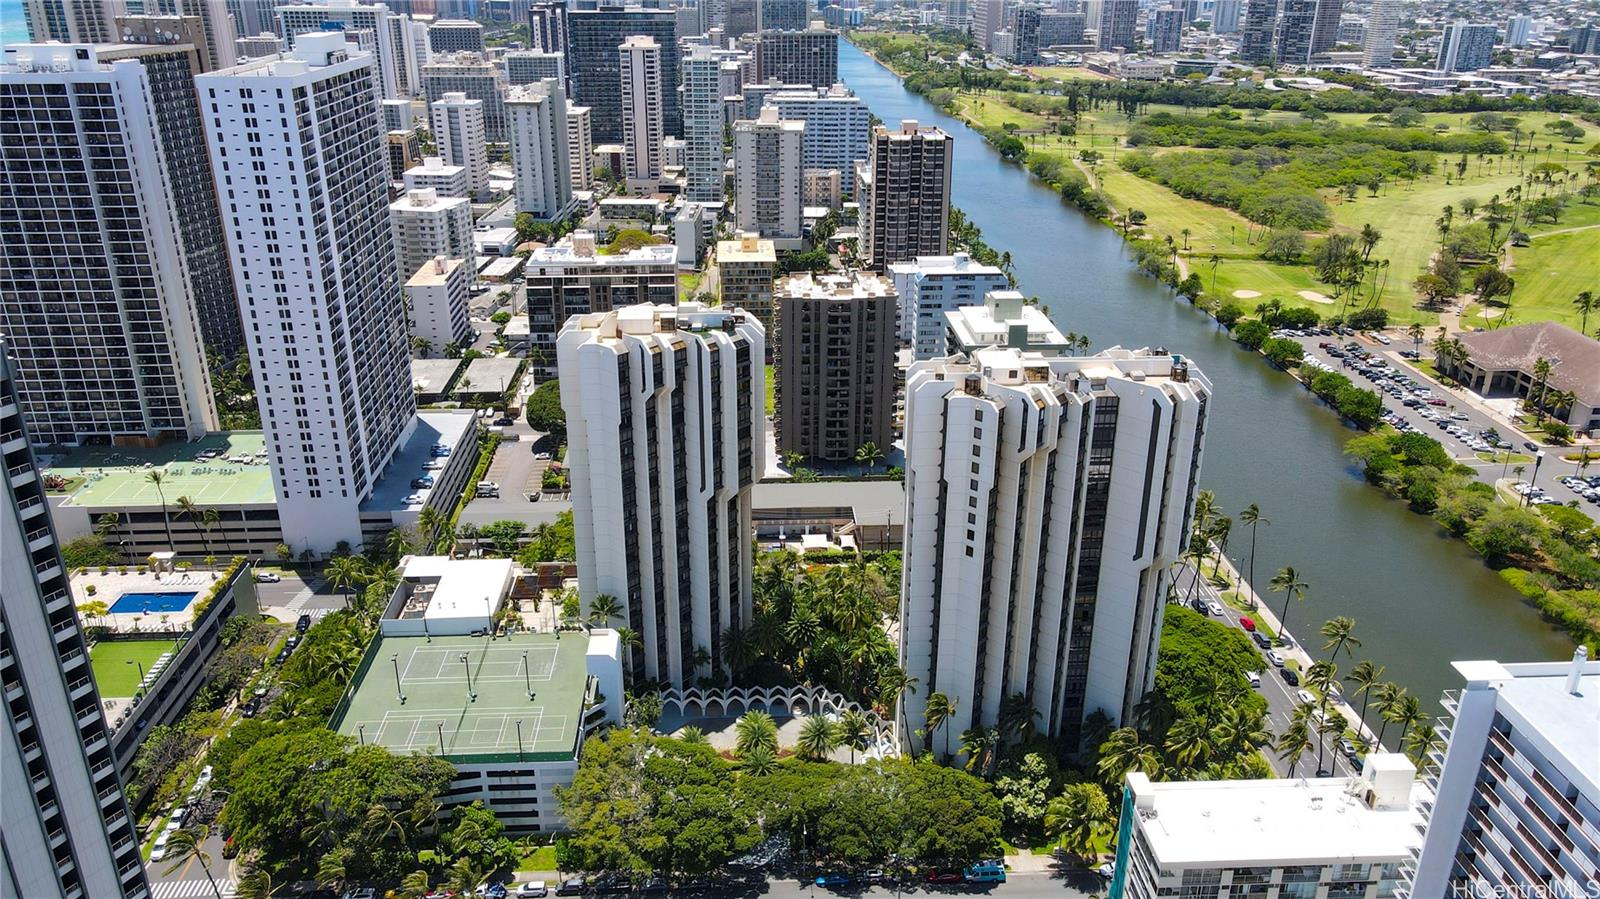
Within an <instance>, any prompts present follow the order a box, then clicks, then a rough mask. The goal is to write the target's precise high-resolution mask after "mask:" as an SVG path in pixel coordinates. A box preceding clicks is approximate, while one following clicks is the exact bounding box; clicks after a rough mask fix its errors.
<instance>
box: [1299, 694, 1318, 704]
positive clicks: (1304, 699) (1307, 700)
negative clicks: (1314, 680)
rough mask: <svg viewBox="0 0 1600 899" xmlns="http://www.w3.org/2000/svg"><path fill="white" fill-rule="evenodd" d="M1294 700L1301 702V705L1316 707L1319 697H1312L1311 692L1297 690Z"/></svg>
mask: <svg viewBox="0 0 1600 899" xmlns="http://www.w3.org/2000/svg"><path fill="white" fill-rule="evenodd" d="M1294 698H1295V699H1298V700H1300V704H1301V705H1316V704H1317V697H1315V696H1313V695H1311V691H1310V690H1296V691H1295V692H1294Z"/></svg>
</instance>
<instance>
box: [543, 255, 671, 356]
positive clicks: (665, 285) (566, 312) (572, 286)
mask: <svg viewBox="0 0 1600 899" xmlns="http://www.w3.org/2000/svg"><path fill="white" fill-rule="evenodd" d="M523 278H524V279H525V281H526V283H527V291H526V296H527V305H528V327H529V342H530V352H532V350H538V351H539V352H538V354H537V355H536V357H535V358H534V359H533V372H534V374H535V376H536V377H537V378H538V379H539V380H541V381H543V380H547V379H549V378H552V377H555V371H556V334H557V332H559V331H560V330H561V328H562V326H563V325H564V324H565V323H566V321H567V319H569V318H571V317H572V316H574V315H581V314H583V313H588V312H607V311H609V310H611V309H614V308H618V307H621V306H631V305H634V304H636V303H674V302H677V298H678V258H677V250H676V248H674V247H673V246H672V245H670V244H654V245H651V246H643V247H637V248H635V249H632V250H628V251H627V252H624V253H606V252H601V250H600V247H599V246H597V244H596V241H595V235H594V232H592V231H583V230H579V231H574V232H573V233H572V234H570V235H568V236H567V237H566V238H563V239H562V241H561V242H560V243H558V244H556V245H555V246H553V247H541V248H540V249H537V250H534V251H533V252H532V253H530V254H529V255H528V262H527V265H526V266H524V267H523Z"/></svg>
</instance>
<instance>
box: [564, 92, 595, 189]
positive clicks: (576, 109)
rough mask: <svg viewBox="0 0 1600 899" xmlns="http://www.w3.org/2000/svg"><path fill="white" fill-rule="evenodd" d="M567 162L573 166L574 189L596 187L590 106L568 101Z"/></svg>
mask: <svg viewBox="0 0 1600 899" xmlns="http://www.w3.org/2000/svg"><path fill="white" fill-rule="evenodd" d="M567 163H568V164H569V165H571V166H572V189H573V190H593V189H594V129H593V127H592V125H591V124H590V121H589V107H587V106H579V105H578V104H576V103H574V102H572V101H571V100H568V101H567Z"/></svg>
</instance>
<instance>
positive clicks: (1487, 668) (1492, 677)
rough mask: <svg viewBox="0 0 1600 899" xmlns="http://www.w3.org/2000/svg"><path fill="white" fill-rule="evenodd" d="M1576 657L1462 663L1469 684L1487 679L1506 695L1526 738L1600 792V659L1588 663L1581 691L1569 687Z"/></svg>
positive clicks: (1503, 708) (1506, 709)
mask: <svg viewBox="0 0 1600 899" xmlns="http://www.w3.org/2000/svg"><path fill="white" fill-rule="evenodd" d="M1573 664H1574V663H1573V662H1540V663H1529V664H1516V665H1503V664H1501V663H1499V662H1456V663H1455V669H1456V671H1457V672H1459V673H1460V674H1461V676H1462V677H1464V678H1465V679H1466V680H1467V681H1468V683H1469V684H1470V683H1472V682H1475V681H1476V682H1484V681H1487V682H1489V684H1490V685H1491V686H1492V687H1493V688H1494V689H1495V690H1496V691H1497V692H1498V693H1499V694H1500V701H1499V704H1498V708H1499V710H1500V712H1501V713H1502V714H1504V715H1506V717H1508V718H1510V719H1511V720H1512V723H1513V724H1514V725H1516V726H1517V727H1516V729H1517V730H1518V731H1519V732H1520V733H1521V734H1522V736H1523V737H1525V738H1527V739H1529V740H1532V741H1534V742H1535V743H1537V744H1539V745H1540V750H1541V752H1542V753H1543V754H1544V756H1545V758H1547V759H1549V760H1550V761H1551V763H1552V764H1556V765H1559V766H1560V767H1561V770H1562V773H1563V774H1565V775H1566V776H1567V778H1568V779H1569V780H1571V781H1572V782H1574V783H1579V784H1584V785H1585V795H1588V796H1597V795H1600V740H1596V739H1595V735H1596V734H1597V733H1600V662H1587V663H1585V664H1584V665H1583V667H1582V672H1581V674H1580V675H1579V679H1578V690H1577V692H1576V693H1569V692H1567V688H1566V683H1567V677H1568V675H1569V674H1571V672H1572V666H1573Z"/></svg>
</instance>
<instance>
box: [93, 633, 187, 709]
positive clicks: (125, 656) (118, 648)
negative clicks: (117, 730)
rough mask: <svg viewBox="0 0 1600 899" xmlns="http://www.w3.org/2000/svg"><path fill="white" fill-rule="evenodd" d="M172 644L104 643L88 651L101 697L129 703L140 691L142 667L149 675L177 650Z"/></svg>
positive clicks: (163, 641)
mask: <svg viewBox="0 0 1600 899" xmlns="http://www.w3.org/2000/svg"><path fill="white" fill-rule="evenodd" d="M174 646H176V644H175V643H174V642H173V641H171V640H101V641H100V642H98V643H96V644H95V645H94V647H93V648H92V649H90V650H89V664H90V666H91V667H92V668H93V669H94V680H95V684H96V686H98V687H99V688H100V695H101V696H105V697H109V698H112V699H127V698H130V697H132V696H133V694H134V693H135V692H137V691H138V689H139V679H140V675H139V666H140V665H143V666H144V670H145V671H146V672H148V671H149V670H150V666H151V665H153V664H155V661H156V659H158V658H160V657H161V654H162V653H164V652H167V651H169V650H171V649H173V648H174Z"/></svg>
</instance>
